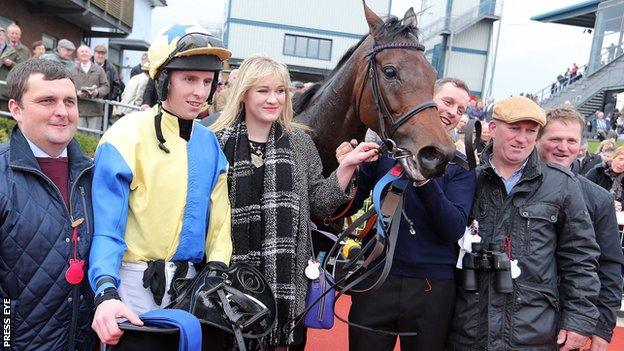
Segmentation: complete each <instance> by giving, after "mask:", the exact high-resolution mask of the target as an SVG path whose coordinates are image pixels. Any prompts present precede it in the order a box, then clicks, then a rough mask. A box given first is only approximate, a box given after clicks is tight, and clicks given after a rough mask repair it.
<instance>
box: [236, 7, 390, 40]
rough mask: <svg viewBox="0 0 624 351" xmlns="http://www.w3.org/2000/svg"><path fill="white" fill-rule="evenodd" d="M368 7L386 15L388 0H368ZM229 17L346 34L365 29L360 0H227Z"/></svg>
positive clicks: (380, 14)
mask: <svg viewBox="0 0 624 351" xmlns="http://www.w3.org/2000/svg"><path fill="white" fill-rule="evenodd" d="M366 4H367V6H368V7H369V8H370V9H372V10H373V11H375V13H377V14H378V15H379V16H386V15H387V14H388V11H389V10H390V8H389V7H390V0H368V1H366ZM229 9H230V10H229V17H231V18H238V19H245V20H252V21H259V22H265V23H275V24H286V25H293V26H301V27H307V28H317V29H324V30H331V31H337V32H347V33H364V32H365V31H367V29H368V27H367V26H366V21H365V20H364V8H363V6H362V2H361V1H351V0H305V1H304V0H230V3H229Z"/></svg>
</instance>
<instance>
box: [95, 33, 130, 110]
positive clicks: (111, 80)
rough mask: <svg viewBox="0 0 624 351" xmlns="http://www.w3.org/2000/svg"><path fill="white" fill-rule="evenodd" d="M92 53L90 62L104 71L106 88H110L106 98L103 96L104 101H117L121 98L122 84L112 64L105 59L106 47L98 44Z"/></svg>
mask: <svg viewBox="0 0 624 351" xmlns="http://www.w3.org/2000/svg"><path fill="white" fill-rule="evenodd" d="M94 51H95V53H94V54H93V58H92V61H93V62H95V63H97V64H98V66H100V67H102V68H103V69H104V72H106V79H107V80H108V86H109V88H110V91H109V92H108V94H106V96H104V99H106V100H118V99H119V98H120V97H121V93H123V91H124V84H123V82H122V81H121V79H120V78H119V73H118V72H117V69H116V68H115V66H113V64H112V63H110V61H108V59H107V56H106V54H107V53H108V50H107V49H106V46H104V45H101V44H100V45H97V46H96V47H95V50H94Z"/></svg>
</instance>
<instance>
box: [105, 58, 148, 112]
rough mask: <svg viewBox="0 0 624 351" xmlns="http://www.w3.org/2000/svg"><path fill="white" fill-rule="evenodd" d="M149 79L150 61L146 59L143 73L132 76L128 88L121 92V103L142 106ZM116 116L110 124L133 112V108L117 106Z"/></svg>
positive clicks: (142, 68)
mask: <svg viewBox="0 0 624 351" xmlns="http://www.w3.org/2000/svg"><path fill="white" fill-rule="evenodd" d="M148 81H149V61H146V62H145V64H143V66H141V74H137V75H135V76H133V77H132V78H130V80H129V81H128V84H127V85H126V88H125V89H124V91H123V94H121V103H122V104H126V105H133V106H137V107H138V106H141V105H142V104H143V94H144V93H145V87H146V86H147V82H148ZM114 110H115V113H114V117H113V118H112V119H111V120H110V124H113V123H115V122H116V121H117V120H118V119H119V118H120V117H122V116H124V115H127V114H129V113H132V112H134V111H136V110H133V109H131V108H129V107H121V106H116V107H115V109H114Z"/></svg>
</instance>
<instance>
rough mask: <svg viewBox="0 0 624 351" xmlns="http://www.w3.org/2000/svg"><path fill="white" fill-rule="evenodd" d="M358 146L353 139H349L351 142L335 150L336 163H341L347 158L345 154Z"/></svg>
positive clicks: (346, 142)
mask: <svg viewBox="0 0 624 351" xmlns="http://www.w3.org/2000/svg"><path fill="white" fill-rule="evenodd" d="M357 146H358V142H357V140H355V139H351V141H345V142H343V143H342V144H340V145H339V146H338V148H336V160H338V163H340V162H342V160H343V159H344V158H345V156H347V154H348V153H349V152H351V151H353V149H355V148H356V147H357Z"/></svg>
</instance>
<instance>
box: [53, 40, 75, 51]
mask: <svg viewBox="0 0 624 351" xmlns="http://www.w3.org/2000/svg"><path fill="white" fill-rule="evenodd" d="M56 46H57V47H59V48H63V49H67V50H76V45H74V43H72V42H71V41H69V40H67V39H61V40H59V42H58V44H57V45H56Z"/></svg>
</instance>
